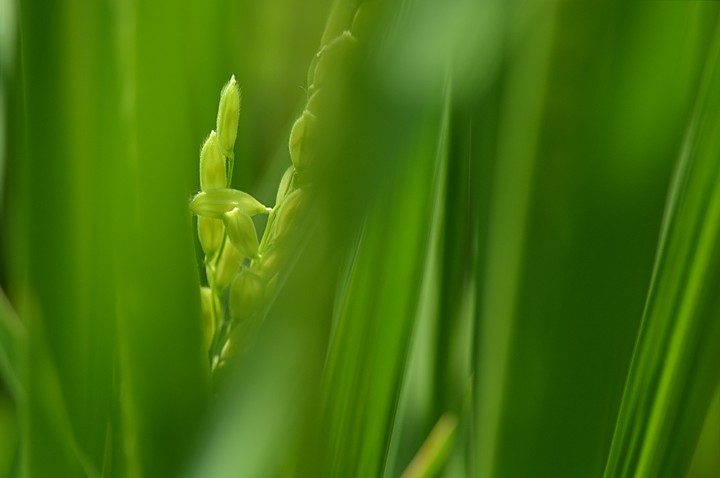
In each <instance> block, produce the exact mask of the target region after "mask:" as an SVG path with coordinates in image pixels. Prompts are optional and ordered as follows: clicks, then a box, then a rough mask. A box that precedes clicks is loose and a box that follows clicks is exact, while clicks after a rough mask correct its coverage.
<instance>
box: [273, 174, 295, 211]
mask: <svg viewBox="0 0 720 478" xmlns="http://www.w3.org/2000/svg"><path fill="white" fill-rule="evenodd" d="M294 175H295V168H294V167H293V166H292V165H290V166H288V168H287V169H286V170H285V174H283V177H282V179H281V180H280V185H279V186H278V190H277V196H276V197H275V205H278V204H280V202H281V201H282V200H283V199H284V198H285V195H286V194H287V192H288V190H289V188H290V185H291V182H292V179H293V176H294Z"/></svg>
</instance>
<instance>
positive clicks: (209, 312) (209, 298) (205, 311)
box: [200, 287, 220, 350]
mask: <svg viewBox="0 0 720 478" xmlns="http://www.w3.org/2000/svg"><path fill="white" fill-rule="evenodd" d="M216 302H217V301H216V299H215V295H214V294H213V292H212V289H210V287H201V288H200V305H201V307H202V329H203V346H204V347H205V350H209V349H210V346H211V345H212V340H213V337H214V336H215V322H216V321H215V311H216V310H220V309H219V307H216V305H218V304H217V303H216Z"/></svg>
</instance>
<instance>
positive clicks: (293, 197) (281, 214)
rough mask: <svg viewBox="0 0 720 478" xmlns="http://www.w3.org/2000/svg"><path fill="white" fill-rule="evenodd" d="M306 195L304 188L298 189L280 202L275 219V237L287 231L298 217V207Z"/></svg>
mask: <svg viewBox="0 0 720 478" xmlns="http://www.w3.org/2000/svg"><path fill="white" fill-rule="evenodd" d="M303 197H304V190H303V189H296V190H295V191H293V192H292V193H290V194H289V195H288V196H287V197H286V198H285V200H284V201H283V202H282V203H281V204H280V208H279V209H278V212H277V218H276V219H275V231H274V234H275V238H280V237H282V236H283V235H285V234H286V233H287V231H288V230H289V229H290V226H291V225H292V223H293V221H294V220H295V218H296V217H297V214H298V209H299V208H300V204H301V203H302V200H303Z"/></svg>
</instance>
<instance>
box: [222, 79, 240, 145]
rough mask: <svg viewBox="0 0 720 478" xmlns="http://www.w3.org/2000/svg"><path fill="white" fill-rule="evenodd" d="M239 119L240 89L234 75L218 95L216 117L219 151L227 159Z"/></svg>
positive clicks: (235, 135) (233, 142) (233, 143)
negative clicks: (218, 103)
mask: <svg viewBox="0 0 720 478" xmlns="http://www.w3.org/2000/svg"><path fill="white" fill-rule="evenodd" d="M239 117H240V88H238V85H237V82H236V81H235V75H233V76H232V77H231V78H230V81H228V82H227V84H225V86H224V87H223V89H222V92H221V93H220V106H219V107H218V115H217V136H218V143H219V144H220V149H221V150H222V152H223V154H224V155H225V156H227V157H232V156H233V148H234V147H235V138H236V137H237V129H238V119H239Z"/></svg>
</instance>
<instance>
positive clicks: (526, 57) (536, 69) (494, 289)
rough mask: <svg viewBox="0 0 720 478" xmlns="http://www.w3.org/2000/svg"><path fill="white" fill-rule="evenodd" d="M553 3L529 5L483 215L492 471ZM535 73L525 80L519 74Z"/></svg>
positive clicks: (481, 312) (484, 407)
mask: <svg viewBox="0 0 720 478" xmlns="http://www.w3.org/2000/svg"><path fill="white" fill-rule="evenodd" d="M553 9H554V7H547V8H543V9H541V11H539V10H536V13H537V14H538V17H537V18H536V23H535V25H536V27H535V29H534V30H533V33H532V38H533V43H532V46H528V47H527V50H525V51H524V54H522V55H520V56H518V58H517V60H516V64H515V65H514V66H513V67H512V69H511V72H510V73H509V75H510V77H509V80H508V83H509V86H508V95H507V102H506V104H505V105H504V111H503V116H502V121H503V123H502V125H501V130H500V135H501V136H500V139H499V146H498V148H499V149H498V160H497V169H496V171H495V177H494V181H493V186H492V187H493V196H492V198H491V205H490V207H491V210H490V217H489V226H488V231H489V233H488V234H489V236H488V243H487V248H488V250H487V253H486V254H485V255H486V257H487V263H486V265H485V270H484V271H479V273H481V274H482V275H483V276H484V277H485V279H484V280H483V281H482V282H480V283H479V285H480V284H483V290H482V291H481V293H480V295H479V301H480V305H479V308H478V313H477V317H476V320H477V323H476V336H477V345H476V347H477V348H476V351H475V374H476V380H477V382H476V388H475V394H474V396H475V397H476V414H477V415H476V420H477V422H476V425H475V450H476V453H475V460H476V464H475V469H476V470H477V473H478V476H494V475H495V473H496V470H495V461H496V458H497V454H498V451H497V446H498V443H499V435H500V433H501V421H500V420H501V417H502V413H503V411H502V408H503V404H504V403H505V394H506V393H507V390H506V387H507V385H506V382H507V373H508V372H507V366H508V363H509V361H510V356H509V348H510V340H511V336H512V332H513V324H514V322H515V313H516V311H515V301H516V295H517V294H518V288H519V281H520V277H519V274H520V264H521V261H522V256H523V240H522V238H523V237H524V234H525V233H524V231H525V226H526V221H527V217H526V216H527V210H528V206H529V193H530V187H531V181H532V175H533V169H534V168H533V166H534V159H535V152H534V147H535V143H536V141H537V135H538V131H539V119H540V111H541V107H542V103H543V94H544V81H545V79H546V70H547V62H548V53H549V48H550V43H551V42H550V39H551V34H552V29H553V15H554V12H553ZM528 77H532V78H535V79H537V81H534V82H533V84H532V86H530V85H528V84H527V83H526V81H525V79H526V78H528Z"/></svg>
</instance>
